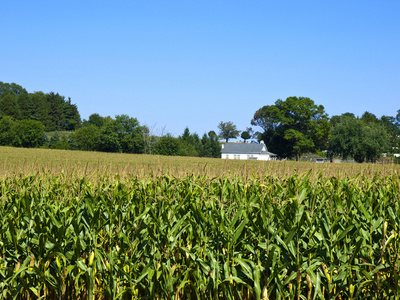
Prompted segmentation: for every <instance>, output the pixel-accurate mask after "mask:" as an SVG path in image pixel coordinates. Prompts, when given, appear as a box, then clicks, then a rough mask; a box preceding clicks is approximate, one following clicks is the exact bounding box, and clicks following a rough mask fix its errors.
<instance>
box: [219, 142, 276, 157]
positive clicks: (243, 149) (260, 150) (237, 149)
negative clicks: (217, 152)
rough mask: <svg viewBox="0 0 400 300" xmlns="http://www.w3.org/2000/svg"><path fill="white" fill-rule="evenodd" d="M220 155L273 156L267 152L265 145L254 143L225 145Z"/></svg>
mask: <svg viewBox="0 0 400 300" xmlns="http://www.w3.org/2000/svg"><path fill="white" fill-rule="evenodd" d="M223 147H224V148H222V150H221V153H237V154H270V155H275V154H273V153H271V152H269V151H268V149H267V146H265V144H254V143H250V144H247V143H225V144H224V146H223Z"/></svg>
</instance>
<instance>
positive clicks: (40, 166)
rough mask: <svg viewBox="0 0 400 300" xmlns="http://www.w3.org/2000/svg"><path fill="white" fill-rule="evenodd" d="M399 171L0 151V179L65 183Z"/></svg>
mask: <svg viewBox="0 0 400 300" xmlns="http://www.w3.org/2000/svg"><path fill="white" fill-rule="evenodd" d="M399 169H400V165H393V164H348V163H341V164H335V163H310V162H294V161H238V160H223V159H219V158H197V157H176V156H175V157H167V156H158V155H138V154H121V153H100V152H85V151H67V150H49V149H24V148H11V147H0V177H3V178H4V177H8V176H15V175H23V176H27V175H35V174H36V175H40V174H48V175H53V176H58V175H59V174H60V173H64V174H67V175H68V176H70V177H83V176H85V177H92V178H98V176H99V175H100V176H101V175H114V174H119V176H120V177H122V178H123V177H127V176H129V177H130V176H138V177H143V178H144V177H148V176H160V175H164V174H169V175H171V176H175V177H184V176H187V175H190V174H195V175H207V176H209V177H219V176H226V177H230V176H232V175H234V176H241V177H242V178H244V179H246V178H249V177H258V178H263V177H265V176H268V175H272V176H276V177H286V176H288V175H293V174H295V173H297V174H302V173H305V172H309V171H311V174H310V175H311V176H312V177H315V176H317V177H318V176H319V175H320V174H321V172H322V174H323V176H336V177H343V176H344V177H354V176H356V175H357V174H360V175H365V176H367V177H372V176H374V175H375V174H376V173H377V172H378V173H379V174H380V175H381V176H387V175H393V174H396V173H397V174H398V173H399Z"/></svg>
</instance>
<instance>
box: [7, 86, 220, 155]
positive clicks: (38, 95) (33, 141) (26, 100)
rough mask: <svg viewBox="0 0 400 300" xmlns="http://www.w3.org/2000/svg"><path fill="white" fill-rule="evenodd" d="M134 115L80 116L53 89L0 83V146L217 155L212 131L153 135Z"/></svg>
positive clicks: (218, 146) (215, 138) (216, 144)
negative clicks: (33, 88)
mask: <svg viewBox="0 0 400 300" xmlns="http://www.w3.org/2000/svg"><path fill="white" fill-rule="evenodd" d="M153 131H154V130H153V129H152V128H149V127H148V126H145V125H141V124H140V123H139V121H138V120H137V119H136V118H133V117H130V116H128V115H117V116H115V118H112V117H109V116H106V117H103V116H100V115H99V114H96V113H94V114H92V115H90V116H89V118H88V120H81V117H80V114H79V111H78V108H77V106H76V104H72V103H71V99H70V98H68V100H65V97H63V96H61V95H59V94H58V93H57V94H55V93H53V92H51V93H48V94H45V93H43V92H35V93H28V92H27V91H26V90H25V89H24V88H23V87H21V86H20V85H17V84H15V83H11V84H9V83H3V82H0V145H2V146H15V147H43V148H52V149H70V150H85V151H102V152H120V153H142V154H160V155H180V156H200V157H219V156H220V151H221V147H220V144H219V140H218V136H217V135H216V134H215V132H209V133H208V134H204V135H203V136H202V137H201V138H200V136H199V135H198V134H197V133H190V131H189V128H186V129H185V131H184V132H183V134H182V135H181V136H179V137H178V138H175V137H173V136H171V135H169V134H166V135H164V134H163V133H161V134H158V135H157V134H156V133H155V132H153Z"/></svg>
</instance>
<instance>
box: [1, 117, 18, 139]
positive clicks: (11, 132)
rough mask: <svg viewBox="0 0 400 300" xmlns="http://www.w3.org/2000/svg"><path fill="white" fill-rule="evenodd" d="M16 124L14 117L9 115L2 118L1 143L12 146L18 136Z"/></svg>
mask: <svg viewBox="0 0 400 300" xmlns="http://www.w3.org/2000/svg"><path fill="white" fill-rule="evenodd" d="M15 129H16V126H15V122H14V120H13V118H11V117H9V116H7V117H3V118H2V119H0V145H1V146H11V145H13V142H14V140H15V137H16V132H15Z"/></svg>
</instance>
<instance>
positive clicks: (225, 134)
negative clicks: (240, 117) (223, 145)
mask: <svg viewBox="0 0 400 300" xmlns="http://www.w3.org/2000/svg"><path fill="white" fill-rule="evenodd" d="M218 129H219V137H220V138H221V139H225V141H226V142H228V140H229V139H236V138H237V137H238V136H239V134H240V131H239V130H237V129H236V125H234V124H233V123H232V122H222V121H221V122H220V123H219V125H218Z"/></svg>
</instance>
